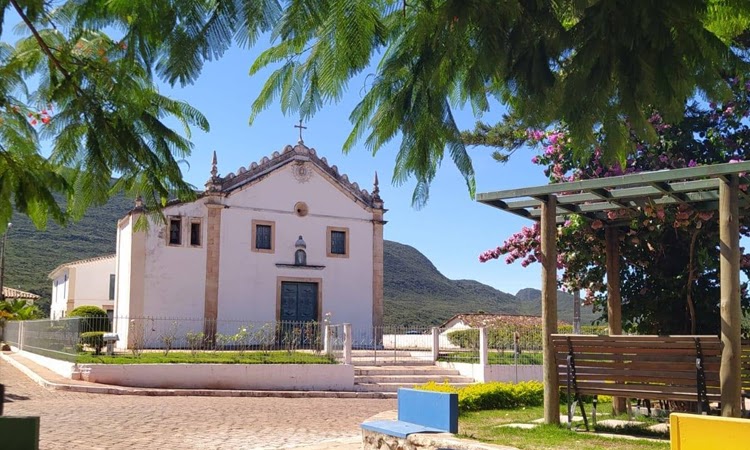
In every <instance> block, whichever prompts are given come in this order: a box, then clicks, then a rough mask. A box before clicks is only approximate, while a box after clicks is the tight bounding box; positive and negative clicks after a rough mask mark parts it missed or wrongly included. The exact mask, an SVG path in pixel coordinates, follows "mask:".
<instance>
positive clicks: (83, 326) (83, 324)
mask: <svg viewBox="0 0 750 450" xmlns="http://www.w3.org/2000/svg"><path fill="white" fill-rule="evenodd" d="M68 317H80V318H81V320H80V325H79V331H80V332H81V333H88V332H89V331H110V330H111V329H112V324H111V323H110V321H109V317H107V311H105V310H103V309H101V308H99V307H98V306H79V307H78V308H75V309H74V310H73V311H71V312H70V314H68Z"/></svg>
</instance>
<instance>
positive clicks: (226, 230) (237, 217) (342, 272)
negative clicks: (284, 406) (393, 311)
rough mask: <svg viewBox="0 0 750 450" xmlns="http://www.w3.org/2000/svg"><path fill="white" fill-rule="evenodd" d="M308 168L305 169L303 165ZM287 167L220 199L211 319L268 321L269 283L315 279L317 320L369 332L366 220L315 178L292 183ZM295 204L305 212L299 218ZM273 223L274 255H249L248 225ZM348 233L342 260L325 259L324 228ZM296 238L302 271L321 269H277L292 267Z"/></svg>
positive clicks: (273, 290) (273, 294)
mask: <svg viewBox="0 0 750 450" xmlns="http://www.w3.org/2000/svg"><path fill="white" fill-rule="evenodd" d="M310 167H311V166H310ZM291 168H292V167H291V165H289V166H286V167H284V168H282V169H280V170H279V171H277V172H274V173H273V174H271V175H270V176H269V177H267V178H265V179H263V180H262V181H261V182H259V183H256V184H253V185H250V186H248V187H245V188H244V189H243V190H241V191H239V192H235V193H233V194H232V195H230V196H229V197H228V198H227V199H226V205H227V206H228V208H227V209H225V210H224V211H223V212H222V223H221V225H222V230H221V232H222V248H221V263H220V267H221V269H220V284H219V318H220V319H227V318H254V319H257V320H260V321H272V320H275V318H276V301H277V300H276V298H277V277H279V276H282V277H290V278H321V279H322V286H321V288H322V297H323V299H322V310H321V311H320V314H321V316H322V315H323V314H325V313H327V312H330V313H332V318H331V320H332V321H333V322H335V323H343V322H348V323H351V324H352V325H353V327H354V328H370V327H371V326H372V282H373V279H372V256H373V253H372V233H373V231H372V230H373V228H372V223H371V220H372V213H370V212H368V211H366V210H365V209H364V208H362V207H361V206H360V205H358V204H356V203H355V202H354V201H353V200H352V199H351V198H349V197H347V196H346V195H345V194H344V193H342V192H341V191H340V190H339V189H338V188H337V187H336V186H334V185H333V184H331V182H329V181H328V180H327V179H326V178H325V177H326V176H327V175H324V174H323V173H322V172H320V171H317V170H316V171H314V172H313V175H312V177H311V178H310V180H308V181H307V182H305V183H300V182H298V181H297V180H296V179H295V178H294V176H293V175H292V170H291ZM297 202H305V203H306V204H307V205H308V207H309V212H308V214H307V215H306V216H305V217H299V216H297V215H296V214H295V212H294V205H295V204H296V203H297ZM253 219H256V220H268V221H273V222H275V236H274V238H275V239H274V241H275V242H274V253H258V252H253V251H251V247H252V242H251V239H252V232H251V226H252V220H253ZM329 226H332V227H346V228H348V229H349V257H348V258H338V257H328V256H326V242H327V238H326V230H327V227H329ZM300 235H302V236H303V238H304V240H305V243H306V244H307V249H306V251H307V264H308V265H320V266H325V268H323V269H322V270H313V269H299V268H279V267H276V264H277V263H285V264H293V263H294V252H295V250H296V249H295V247H294V244H295V242H296V241H297V239H298V237H299V236H300Z"/></svg>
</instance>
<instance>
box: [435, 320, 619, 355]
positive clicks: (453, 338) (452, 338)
mask: <svg viewBox="0 0 750 450" xmlns="http://www.w3.org/2000/svg"><path fill="white" fill-rule="evenodd" d="M572 332H573V327H572V326H571V325H560V326H559V327H558V333H561V334H569V333H572ZM515 333H518V335H519V342H518V344H519V346H520V347H521V349H522V350H538V349H541V348H542V327H541V326H537V325H520V326H519V325H501V326H498V327H492V328H488V329H487V340H488V344H489V348H492V349H498V350H506V349H508V350H509V349H512V348H513V340H514V336H515ZM581 333H583V334H597V335H606V334H607V327H606V326H601V325H587V326H582V327H581ZM448 341H449V342H450V343H451V344H453V345H456V346H458V347H461V348H473V349H478V348H479V329H477V328H470V329H466V330H458V331H451V332H449V333H448Z"/></svg>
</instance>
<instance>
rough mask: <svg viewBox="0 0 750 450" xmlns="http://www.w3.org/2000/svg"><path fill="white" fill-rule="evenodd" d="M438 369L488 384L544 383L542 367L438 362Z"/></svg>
mask: <svg viewBox="0 0 750 450" xmlns="http://www.w3.org/2000/svg"><path fill="white" fill-rule="evenodd" d="M436 364H437V366H438V367H444V368H448V369H455V370H458V373H460V374H461V375H463V376H465V377H471V378H474V380H475V381H478V382H481V383H486V382H489V381H504V382H507V383H516V382H519V383H520V382H522V381H542V378H543V370H542V367H543V366H542V365H541V364H539V365H521V364H519V365H518V366H515V365H512V364H507V365H506V364H492V365H487V366H482V365H480V364H470V363H455V362H445V361H438V362H437V363H436Z"/></svg>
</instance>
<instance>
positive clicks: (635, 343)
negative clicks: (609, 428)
mask: <svg viewBox="0 0 750 450" xmlns="http://www.w3.org/2000/svg"><path fill="white" fill-rule="evenodd" d="M552 343H553V346H554V347H555V354H556V363H557V367H558V375H559V379H560V385H561V386H565V385H566V383H567V370H568V368H567V357H568V355H569V354H570V352H571V350H572V353H573V358H574V364H575V379H576V384H577V387H578V392H579V393H581V394H598V395H615V396H621V397H630V398H651V399H664V400H667V399H668V400H685V401H697V399H698V374H699V371H698V368H697V366H696V363H697V361H696V360H697V359H698V356H699V353H700V356H701V358H700V362H701V365H702V368H703V370H702V374H703V376H704V380H705V381H704V384H705V390H706V394H707V397H708V398H709V399H716V398H717V397H718V396H719V393H720V390H719V365H720V362H721V341H720V340H719V337H718V336H628V335H621V336H586V335H552ZM696 344H698V345H696Z"/></svg>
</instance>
